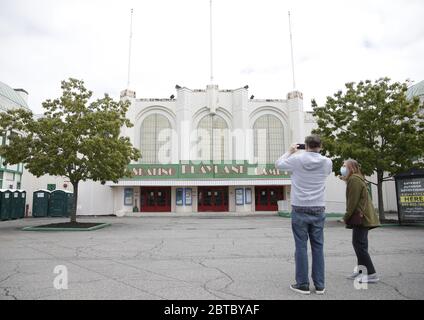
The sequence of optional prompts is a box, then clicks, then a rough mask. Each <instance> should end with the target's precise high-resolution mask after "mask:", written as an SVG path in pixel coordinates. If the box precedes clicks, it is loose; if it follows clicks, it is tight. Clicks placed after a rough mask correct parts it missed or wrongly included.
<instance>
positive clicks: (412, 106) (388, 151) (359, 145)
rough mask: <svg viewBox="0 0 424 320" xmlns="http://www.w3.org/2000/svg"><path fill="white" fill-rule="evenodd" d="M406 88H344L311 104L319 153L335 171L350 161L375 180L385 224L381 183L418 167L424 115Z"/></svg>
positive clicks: (385, 81)
mask: <svg viewBox="0 0 424 320" xmlns="http://www.w3.org/2000/svg"><path fill="white" fill-rule="evenodd" d="M407 87H408V82H404V83H400V82H391V81H390V79H389V78H381V79H378V80H376V81H374V82H371V81H370V80H367V81H361V82H359V83H358V84H355V83H347V84H346V92H342V91H338V92H337V93H335V94H334V96H333V97H327V101H326V103H325V105H324V106H318V105H317V103H316V101H315V100H312V107H313V109H314V116H315V117H316V118H317V124H318V128H317V129H315V130H313V133H315V134H318V135H320V136H321V138H322V141H323V146H324V149H323V152H324V154H326V155H327V156H329V157H330V158H332V160H333V163H334V166H333V168H334V171H335V172H336V174H338V173H337V172H338V171H339V168H340V166H341V165H342V163H343V160H346V159H348V158H353V159H355V160H357V161H358V162H359V163H360V164H361V169H362V171H363V173H364V174H365V175H367V176H370V175H372V174H374V173H375V174H376V176H377V183H374V185H376V186H377V190H378V211H379V215H380V219H381V220H384V218H385V217H384V203H383V189H382V187H383V182H385V181H388V180H392V179H393V176H394V175H395V174H397V173H400V172H402V171H405V170H408V169H410V168H412V167H422V166H423V156H424V115H423V112H422V106H421V105H420V102H419V99H418V98H414V99H413V100H408V99H407V98H406V91H407Z"/></svg>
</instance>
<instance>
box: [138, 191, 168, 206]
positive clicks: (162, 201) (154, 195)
mask: <svg viewBox="0 0 424 320" xmlns="http://www.w3.org/2000/svg"><path fill="white" fill-rule="evenodd" d="M140 211H144V212H167V211H171V187H141V189H140Z"/></svg>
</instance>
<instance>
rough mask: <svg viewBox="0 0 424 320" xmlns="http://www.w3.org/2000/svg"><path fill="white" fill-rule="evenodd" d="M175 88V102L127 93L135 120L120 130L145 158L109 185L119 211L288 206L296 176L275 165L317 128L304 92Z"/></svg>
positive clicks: (338, 202)
mask: <svg viewBox="0 0 424 320" xmlns="http://www.w3.org/2000/svg"><path fill="white" fill-rule="evenodd" d="M176 90H177V95H176V97H173V96H172V97H171V98H170V99H137V98H136V95H135V92H133V91H129V90H125V91H123V92H122V94H121V99H124V100H129V101H130V102H131V106H130V108H129V110H128V113H127V117H128V118H129V119H130V120H131V121H132V123H133V124H134V126H133V127H132V128H123V129H122V135H124V136H128V137H129V138H130V139H131V141H132V143H133V145H134V146H135V147H136V148H138V149H140V150H141V153H142V158H141V159H140V160H139V161H138V162H135V163H132V164H131V165H130V169H131V171H132V172H133V176H132V177H128V178H123V179H121V180H120V181H119V182H118V183H116V184H115V183H112V182H109V183H107V186H108V187H110V190H111V196H112V199H113V207H114V213H118V214H124V213H125V214H131V213H133V212H187V213H193V212H204V211H213V212H264V211H274V212H276V211H278V210H279V205H280V209H281V205H282V204H284V203H287V205H289V200H290V185H291V180H290V176H289V174H288V173H287V172H281V171H280V170H276V169H275V167H274V163H275V161H276V159H278V158H279V157H280V156H281V155H282V154H283V153H284V152H285V151H286V150H287V149H288V147H289V146H290V144H291V143H293V142H303V141H304V138H305V134H309V133H310V131H311V130H312V128H313V125H314V123H315V122H314V120H313V118H312V116H311V114H310V113H305V112H304V111H303V97H302V93H300V92H297V91H295V92H290V93H289V94H288V95H287V98H286V99H265V100H260V99H254V98H253V97H249V94H248V87H247V86H246V87H243V88H238V89H234V90H220V89H219V87H218V86H217V85H208V86H207V87H206V89H199V90H192V89H189V88H185V87H180V86H176ZM336 182H337V183H339V182H338V181H336ZM334 192H336V193H339V192H337V188H335V190H334ZM333 196H334V194H333ZM341 196H342V195H341V194H339V195H338V196H336V197H333V198H334V199H330V200H329V201H330V202H331V205H330V207H332V208H333V210H339V211H340V210H341V208H342V207H343V206H344V200H343V199H341ZM343 196H344V195H343ZM330 198H331V197H330ZM281 200H287V202H284V201H283V202H281Z"/></svg>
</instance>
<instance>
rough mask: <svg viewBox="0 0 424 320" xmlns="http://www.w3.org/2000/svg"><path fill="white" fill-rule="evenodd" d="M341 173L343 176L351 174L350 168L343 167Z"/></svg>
mask: <svg viewBox="0 0 424 320" xmlns="http://www.w3.org/2000/svg"><path fill="white" fill-rule="evenodd" d="M340 173H341V174H342V176H343V177H347V175H348V174H349V170H348V168H346V167H341V168H340Z"/></svg>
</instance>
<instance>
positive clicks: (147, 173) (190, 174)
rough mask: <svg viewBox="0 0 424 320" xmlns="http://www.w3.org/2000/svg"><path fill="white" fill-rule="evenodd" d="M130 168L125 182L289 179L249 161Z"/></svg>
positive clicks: (280, 173)
mask: <svg viewBox="0 0 424 320" xmlns="http://www.w3.org/2000/svg"><path fill="white" fill-rule="evenodd" d="M128 167H129V169H130V170H131V172H132V174H133V176H132V177H130V178H126V179H125V180H145V179H240V178H253V179H257V178H267V179H270V178H271V179H272V178H277V179H281V178H289V175H288V173H287V172H286V171H281V170H278V169H275V167H274V164H267V165H258V164H250V163H248V162H247V161H245V162H244V163H241V164H240V163H236V162H233V163H230V164H203V163H200V164H198V163H196V164H194V163H192V162H187V163H180V164H164V165H162V164H131V165H129V166H128Z"/></svg>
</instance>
